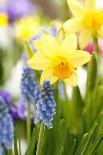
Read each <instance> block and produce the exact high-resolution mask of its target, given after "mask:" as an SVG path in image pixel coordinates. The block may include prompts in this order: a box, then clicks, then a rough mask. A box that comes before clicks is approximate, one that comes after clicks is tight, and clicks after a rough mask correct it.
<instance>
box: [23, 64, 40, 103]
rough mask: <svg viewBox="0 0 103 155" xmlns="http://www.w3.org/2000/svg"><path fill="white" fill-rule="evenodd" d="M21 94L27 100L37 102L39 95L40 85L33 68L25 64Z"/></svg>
mask: <svg viewBox="0 0 103 155" xmlns="http://www.w3.org/2000/svg"><path fill="white" fill-rule="evenodd" d="M20 86H21V95H22V96H23V97H24V98H25V99H26V100H27V102H32V103H34V104H35V103H36V102H37V100H38V97H39V85H38V82H37V80H36V78H35V76H34V73H33V71H32V69H30V68H29V67H27V66H25V67H24V68H23V73H22V79H21V85H20Z"/></svg>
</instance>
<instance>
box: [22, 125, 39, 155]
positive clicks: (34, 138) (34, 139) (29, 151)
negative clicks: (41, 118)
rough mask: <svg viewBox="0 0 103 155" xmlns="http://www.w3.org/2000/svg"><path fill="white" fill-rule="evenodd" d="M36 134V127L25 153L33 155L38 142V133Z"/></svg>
mask: <svg viewBox="0 0 103 155" xmlns="http://www.w3.org/2000/svg"><path fill="white" fill-rule="evenodd" d="M36 134H37V132H36V129H35V127H34V129H33V132H32V137H31V141H30V144H29V146H28V148H27V151H26V153H25V155H33V154H34V150H35V148H36V142H37V135H36Z"/></svg>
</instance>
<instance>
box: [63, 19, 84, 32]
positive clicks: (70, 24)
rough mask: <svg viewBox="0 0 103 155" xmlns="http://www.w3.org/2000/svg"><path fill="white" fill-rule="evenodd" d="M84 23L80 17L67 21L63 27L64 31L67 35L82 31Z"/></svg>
mask: <svg viewBox="0 0 103 155" xmlns="http://www.w3.org/2000/svg"><path fill="white" fill-rule="evenodd" d="M82 21H83V19H82V18H80V17H74V18H72V19H69V20H67V21H66V22H65V23H64V25H63V28H64V31H65V32H67V33H70V32H78V31H80V30H81V29H82V27H83V22H82Z"/></svg>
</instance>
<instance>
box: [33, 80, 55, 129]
mask: <svg viewBox="0 0 103 155" xmlns="http://www.w3.org/2000/svg"><path fill="white" fill-rule="evenodd" d="M55 105H56V104H55V101H54V97H53V89H52V87H51V85H50V82H49V81H44V82H43V85H42V88H41V92H40V95H39V99H38V101H37V104H36V119H35V123H36V124H37V123H39V122H40V121H42V122H43V124H44V125H46V126H47V127H48V128H52V127H53V124H52V121H53V117H54V115H55Z"/></svg>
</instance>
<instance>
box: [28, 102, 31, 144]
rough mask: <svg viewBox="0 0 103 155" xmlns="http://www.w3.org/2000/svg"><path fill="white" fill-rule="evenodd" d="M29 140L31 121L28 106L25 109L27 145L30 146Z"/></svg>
mask: <svg viewBox="0 0 103 155" xmlns="http://www.w3.org/2000/svg"><path fill="white" fill-rule="evenodd" d="M30 139H31V119H30V104H29V105H28V109H27V143H28V145H29V144H30Z"/></svg>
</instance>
